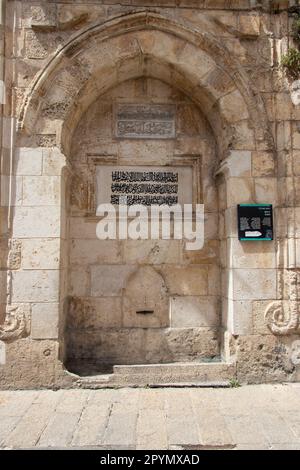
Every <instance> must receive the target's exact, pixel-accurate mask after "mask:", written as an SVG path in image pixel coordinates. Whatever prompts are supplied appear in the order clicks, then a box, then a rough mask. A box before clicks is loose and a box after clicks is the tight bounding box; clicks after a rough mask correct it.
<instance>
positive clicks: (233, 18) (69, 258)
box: [0, 0, 300, 388]
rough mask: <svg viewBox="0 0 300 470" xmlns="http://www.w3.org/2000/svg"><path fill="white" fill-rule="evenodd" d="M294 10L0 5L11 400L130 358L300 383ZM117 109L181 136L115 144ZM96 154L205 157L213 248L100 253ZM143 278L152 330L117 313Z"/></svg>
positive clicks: (279, 5) (222, 4) (203, 196)
mask: <svg viewBox="0 0 300 470" xmlns="http://www.w3.org/2000/svg"><path fill="white" fill-rule="evenodd" d="M295 3H296V2H293V1H289V2H288V1H282V2H277V1H271V0H270V1H267V2H260V1H255V0H243V1H238V2H237V1H234V0H231V1H228V0H224V1H221V0H218V1H213V0H203V1H193V0H182V1H178V0H176V1H175V0H166V1H162V0H161V1H151V2H146V1H142V0H131V1H130V2H129V1H125V0H124V1H122V0H118V1H114V0H103V1H98V2H92V1H83V0H82V1H76V0H73V1H71V0H69V1H63V2H60V1H59V0H57V1H39V2H37V1H34V2H33V1H32V2H31V1H26V2H24V1H22V2H21V1H2V2H1V6H2V10H3V15H2V18H3V21H2V26H1V30H0V33H1V35H2V37H1V38H0V46H1V47H0V63H1V64H2V63H3V62H4V66H3V68H2V65H1V66H0V80H1V79H2V78H1V77H2V75H1V74H2V70H3V78H4V79H5V97H4V98H3V102H4V104H3V105H2V106H1V126H2V131H1V143H2V153H1V240H0V243H1V244H0V247H1V271H0V293H1V311H0V384H1V386H3V387H6V388H9V387H11V388H13V387H33V386H45V387H51V386H52V387H55V386H61V385H64V384H65V385H66V384H68V383H70V382H72V377H71V376H69V375H68V374H67V373H66V371H65V369H64V363H66V361H67V360H70V359H73V360H75V359H76V360H78V359H82V358H85V359H90V358H92V359H97V360H98V361H99V362H100V363H101V364H102V363H105V362H115V363H117V362H118V363H120V362H122V358H121V352H124V358H123V360H124V361H125V362H126V363H128V362H131V363H132V362H133V363H141V362H143V363H144V362H156V361H159V362H166V361H175V362H176V361H188V360H197V359H203V358H208V357H210V358H212V357H215V356H217V355H220V356H221V357H222V359H223V360H224V361H227V362H233V363H234V364H235V365H236V373H237V378H238V380H240V381H249V382H265V381H276V380H297V379H299V340H298V338H299V331H300V329H299V293H298V291H299V279H298V278H299V238H300V236H299V206H300V204H299V181H300V180H299V176H300V173H299V168H298V167H299V165H298V160H299V155H300V153H299V152H300V139H299V122H300V113H299V104H298V102H297V100H296V99H295V96H294V95H295V86H296V85H297V84H296V85H295V84H293V83H292V81H291V80H290V79H289V78H288V77H287V76H286V74H285V73H284V71H283V69H282V67H280V61H281V57H282V55H283V54H284V53H285V52H286V51H287V48H288V47H289V45H290V44H292V39H291V34H290V33H291V27H292V21H293V18H292V17H291V16H290V15H289V13H288V7H293V6H295ZM3 35H5V44H4V46H3ZM296 91H297V90H296ZM119 101H121V102H140V103H143V102H145V101H146V102H159V103H174V104H176V105H177V110H178V111H177V126H178V129H179V134H178V136H177V137H176V139H173V140H168V141H162V140H155V141H154V140H153V141H147V140H144V141H142V142H140V141H129V140H127V139H125V140H118V139H116V138H115V137H114V135H113V133H112V126H111V119H112V108H113V104H114V103H116V102H119ZM198 156H199V158H198ZM192 157H193V158H194V160H193V158H192ZM94 158H96V159H97V158H98V159H99V158H100V159H101V158H102V159H104V160H105V159H107V161H110V162H111V161H113V162H122V160H124V161H126V162H127V163H128V161H129V160H130V161H132V162H134V163H136V161H137V160H138V163H139V161H140V158H142V159H144V161H145V162H147V163H149V162H151V164H162V163H165V162H169V161H173V160H174V159H176V158H187V159H188V158H189V159H191V158H192V160H193V161H195V158H196V160H197V159H198V160H199V162H201V165H199V166H198V167H197V168H198V170H197V171H198V176H199V181H200V183H199V186H200V191H199V200H200V201H201V202H204V204H205V210H206V217H207V219H206V229H207V233H206V242H205V246H204V249H203V250H202V251H199V252H196V253H192V252H190V253H189V252H186V251H184V250H183V249H182V246H181V245H180V243H179V242H177V241H172V242H170V243H163V242H164V241H160V242H159V243H152V242H142V243H141V244H140V243H138V242H133V241H132V242H131V241H126V242H122V243H121V242H120V243H119V242H114V241H112V242H110V241H108V242H100V241H98V240H97V239H96V238H95V224H96V222H97V219H96V218H95V213H94V214H93V212H92V209H93V205H92V204H91V200H92V199H91V198H93V195H94V193H95V188H94V187H93V184H94V180H93V171H94V169H95V168H94V166H93V165H94V163H93V164H90V162H92V161H94V160H93V159H94ZM238 203H272V204H273V207H274V220H275V239H274V241H272V242H243V243H241V242H239V240H238V237H237V229H236V227H237V220H236V205H237V204H238ZM104 243H105V248H104ZM220 273H221V276H220V277H221V282H219V275H220ZM139 274H141V278H143V279H145V280H146V281H147V279H148V281H147V282H146V281H145V283H144V284H143V285H144V286H152V287H153V288H154V292H155V293H157V292H165V294H166V295H165V296H164V295H162V299H163V300H162V308H161V310H159V313H158V315H156V316H154V318H153V317H152V320H150V319H146V318H145V319H144V320H137V318H136V317H134V318H132V316H131V315H127V314H126V311H127V310H126V307H124V305H123V307H122V308H121V303H124V299H125V303H126V301H128V302H129V303H130V302H132V299H134V298H135V292H136V290H137V289H138V287H137V286H139V284H138V282H137V281H138V280H139V277H140V276H139ZM155 289H156V290H155ZM108 294H109V295H108ZM154 296H155V294H154ZM126 299H127V300H126ZM128 299H129V300H128ZM167 304H168V308H169V305H171V311H173V312H174V316H173V319H172V315H171V319H170V316H168V315H166V305H167ZM112 312H113V314H112ZM137 321H138V322H141V323H136V322H137ZM143 322H146V323H143ZM147 322H148V323H147ZM151 322H152V323H151ZM129 338H130V341H129ZM116 344H117V346H118V347H117V348H116V347H115V346H114V345H116ZM145 344H146V345H147V347H146V348H145ZM178 345H179V346H178ZM125 352H126V354H125Z"/></svg>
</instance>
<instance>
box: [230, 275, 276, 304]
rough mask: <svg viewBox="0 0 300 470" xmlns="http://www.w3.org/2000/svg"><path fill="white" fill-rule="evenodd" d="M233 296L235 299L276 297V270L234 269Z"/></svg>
mask: <svg viewBox="0 0 300 470" xmlns="http://www.w3.org/2000/svg"><path fill="white" fill-rule="evenodd" d="M232 282H233V296H234V298H235V299H237V300H243V299H244V300H247V299H249V300H250V299H253V300H254V299H255V300H259V299H260V300H263V299H274V298H276V272H275V270H273V269H263V268H262V269H234V270H233V272H232Z"/></svg>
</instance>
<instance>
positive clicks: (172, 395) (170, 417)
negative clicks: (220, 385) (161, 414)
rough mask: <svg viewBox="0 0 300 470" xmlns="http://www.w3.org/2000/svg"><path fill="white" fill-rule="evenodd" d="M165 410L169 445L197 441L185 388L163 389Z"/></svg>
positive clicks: (190, 405) (196, 429) (196, 442)
mask: <svg viewBox="0 0 300 470" xmlns="http://www.w3.org/2000/svg"><path fill="white" fill-rule="evenodd" d="M164 394H165V410H166V419H167V433H168V442H169V445H176V444H177V445H183V444H185V445H194V444H198V443H199V434H198V427H197V421H196V419H195V416H194V414H193V409H192V403H191V399H190V396H189V394H188V393H187V392H186V391H185V390H176V389H173V390H169V389H166V390H165V393H164Z"/></svg>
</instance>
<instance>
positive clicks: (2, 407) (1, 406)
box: [0, 391, 39, 418]
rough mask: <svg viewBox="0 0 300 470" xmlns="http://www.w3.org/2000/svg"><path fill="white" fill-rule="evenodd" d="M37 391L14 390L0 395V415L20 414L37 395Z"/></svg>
mask: <svg viewBox="0 0 300 470" xmlns="http://www.w3.org/2000/svg"><path fill="white" fill-rule="evenodd" d="M38 395H39V392H35V391H26V392H23V391H16V392H8V393H6V394H5V395H4V394H3V392H1V395H0V417H1V418H2V416H22V415H23V414H24V413H25V412H26V411H27V409H28V408H29V407H30V406H31V405H32V403H33V402H34V400H35V399H36V398H37V397H38Z"/></svg>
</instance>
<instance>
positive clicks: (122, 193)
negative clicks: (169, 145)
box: [110, 171, 178, 206]
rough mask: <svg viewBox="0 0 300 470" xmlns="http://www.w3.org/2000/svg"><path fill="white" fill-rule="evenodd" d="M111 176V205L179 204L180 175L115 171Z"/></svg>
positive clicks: (158, 172) (162, 172)
mask: <svg viewBox="0 0 300 470" xmlns="http://www.w3.org/2000/svg"><path fill="white" fill-rule="evenodd" d="M111 176H112V184H111V193H112V194H111V200H110V202H111V204H117V205H119V204H127V205H133V204H143V205H145V206H151V205H162V204H166V205H168V206H172V205H174V204H177V203H178V173H174V172H170V171H169V172H165V171H113V172H112V175H111Z"/></svg>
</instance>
